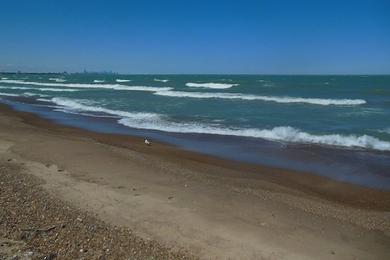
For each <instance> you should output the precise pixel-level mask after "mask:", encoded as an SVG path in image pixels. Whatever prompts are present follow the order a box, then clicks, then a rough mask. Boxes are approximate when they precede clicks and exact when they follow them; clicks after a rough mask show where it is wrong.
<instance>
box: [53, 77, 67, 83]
mask: <svg viewBox="0 0 390 260" xmlns="http://www.w3.org/2000/svg"><path fill="white" fill-rule="evenodd" d="M49 80H52V81H55V82H65V81H66V79H61V78H49Z"/></svg>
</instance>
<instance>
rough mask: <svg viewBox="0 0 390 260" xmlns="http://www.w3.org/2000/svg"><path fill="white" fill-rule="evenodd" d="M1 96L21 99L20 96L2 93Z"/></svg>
mask: <svg viewBox="0 0 390 260" xmlns="http://www.w3.org/2000/svg"><path fill="white" fill-rule="evenodd" d="M0 96H7V97H19V96H20V95H18V94H12V93H4V92H0Z"/></svg>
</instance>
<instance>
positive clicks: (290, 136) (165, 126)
mask: <svg viewBox="0 0 390 260" xmlns="http://www.w3.org/2000/svg"><path fill="white" fill-rule="evenodd" d="M51 102H53V103H55V104H57V105H59V106H61V107H62V108H64V109H69V110H71V111H72V112H74V111H79V112H86V111H87V112H97V113H105V114H109V115H113V116H116V117H118V118H119V120H118V123H120V124H122V125H125V126H128V127H132V128H138V129H149V130H159V131H165V132H176V133H199V134H215V135H230V136H243V137H255V138H262V139H267V140H274V141H282V142H291V143H303V144H319V145H329V146H339V147H346V148H367V149H374V150H380V151H390V143H389V142H386V141H382V140H380V139H378V138H375V137H372V136H369V135H361V136H357V135H340V134H326V135H314V134H310V133H307V132H304V131H301V130H299V129H296V128H293V127H290V126H280V127H274V128H272V129H256V128H229V127H223V126H215V125H207V124H204V123H196V122H174V121H172V120H170V118H169V117H168V116H166V115H161V114H156V113H145V112H128V111H121V110H113V109H108V108H104V107H100V106H94V105H90V103H86V102H85V101H83V100H74V99H69V98H58V97H56V98H52V99H51Z"/></svg>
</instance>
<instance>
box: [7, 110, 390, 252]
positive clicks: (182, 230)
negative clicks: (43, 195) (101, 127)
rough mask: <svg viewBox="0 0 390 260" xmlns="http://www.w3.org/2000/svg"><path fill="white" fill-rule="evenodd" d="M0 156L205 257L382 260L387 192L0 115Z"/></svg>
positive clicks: (113, 216)
mask: <svg viewBox="0 0 390 260" xmlns="http://www.w3.org/2000/svg"><path fill="white" fill-rule="evenodd" d="M0 152H1V157H2V158H12V159H13V160H15V163H19V164H23V167H24V168H25V171H24V172H25V173H29V174H32V175H34V176H35V177H37V178H39V179H41V180H43V181H44V184H42V187H43V188H45V190H46V191H47V192H49V193H50V194H53V196H56V197H57V198H58V199H60V200H63V201H64V202H66V203H70V204H71V205H74V206H75V207H79V208H81V209H83V210H86V211H90V212H93V213H94V214H96V215H97V216H98V218H100V219H102V220H104V221H105V222H107V223H110V224H113V225H119V226H122V227H126V228H130V229H131V230H133V231H134V233H135V234H136V235H137V236H140V237H141V238H143V239H153V240H156V241H158V243H161V244H163V245H166V246H169V247H173V248H174V249H177V250H179V249H187V250H189V251H191V252H192V253H194V254H195V255H196V256H199V257H201V258H218V259H225V258H229V257H230V258H240V259H258V258H264V259H314V258H315V259H330V258H332V259H385V258H386V257H388V256H389V255H390V247H389V246H388V245H389V244H390V237H389V236H390V213H389V210H390V192H385V191H380V190H374V189H369V188H364V187H360V186H356V185H351V184H346V183H341V182H335V181H331V180H329V179H326V178H323V177H319V176H316V175H312V174H309V173H303V172H293V171H287V170H283V169H277V168H272V167H263V166H258V165H250V164H243V163H237V162H233V161H227V160H222V159H219V158H214V157H209V156H205V155H200V154H196V153H192V152H187V151H182V150H179V149H177V148H176V147H173V146H169V145H166V144H162V143H156V142H153V144H152V146H145V145H144V144H143V140H142V139H140V138H136V137H129V136H120V135H110V134H97V133H93V132H88V131H85V130H80V129H76V128H71V127H64V126H61V125H57V124H54V123H52V122H49V121H47V120H44V119H41V118H38V117H36V116H34V115H32V114H29V113H22V112H16V111H13V110H11V109H9V108H7V107H5V106H2V107H1V109H0Z"/></svg>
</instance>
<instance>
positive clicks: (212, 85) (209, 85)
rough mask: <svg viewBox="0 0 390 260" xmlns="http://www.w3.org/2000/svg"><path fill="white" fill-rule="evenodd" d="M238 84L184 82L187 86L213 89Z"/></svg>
mask: <svg viewBox="0 0 390 260" xmlns="http://www.w3.org/2000/svg"><path fill="white" fill-rule="evenodd" d="M238 85H239V84H225V83H192V82H188V83H186V86H187V87H192V88H214V89H226V88H231V87H235V86H238Z"/></svg>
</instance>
